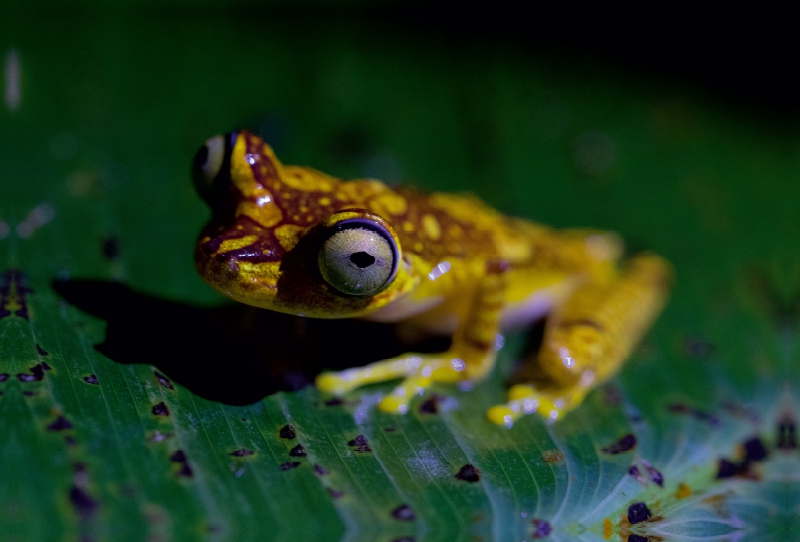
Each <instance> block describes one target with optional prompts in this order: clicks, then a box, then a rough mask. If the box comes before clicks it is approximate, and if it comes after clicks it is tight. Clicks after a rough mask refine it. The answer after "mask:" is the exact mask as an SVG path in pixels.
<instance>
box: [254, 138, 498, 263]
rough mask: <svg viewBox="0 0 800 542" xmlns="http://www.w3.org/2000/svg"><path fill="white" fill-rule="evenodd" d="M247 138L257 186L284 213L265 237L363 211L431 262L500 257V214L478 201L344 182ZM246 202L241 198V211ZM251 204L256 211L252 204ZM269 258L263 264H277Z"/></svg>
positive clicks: (361, 181)
mask: <svg viewBox="0 0 800 542" xmlns="http://www.w3.org/2000/svg"><path fill="white" fill-rule="evenodd" d="M242 135H243V137H244V138H245V143H246V155H251V156H256V157H257V159H255V160H252V163H251V164H250V171H251V172H252V178H253V180H254V182H256V183H257V184H259V185H260V186H261V187H263V189H265V190H266V191H267V192H268V193H269V194H271V197H272V198H273V200H274V204H275V205H277V207H278V208H279V209H280V211H281V213H282V215H283V216H282V219H281V220H280V221H279V222H278V223H276V224H273V225H272V226H271V227H270V228H264V229H262V230H261V231H262V232H263V233H264V234H265V235H269V236H272V237H274V234H273V231H272V230H273V229H274V228H277V227H279V226H282V225H287V224H292V225H296V226H300V227H303V228H308V227H312V226H314V225H316V224H317V223H319V222H320V221H321V220H323V219H324V218H326V217H328V216H330V215H331V214H333V213H336V212H339V211H342V210H345V209H353V208H362V209H368V210H370V211H371V212H374V213H376V214H378V215H380V216H381V217H383V218H384V219H386V220H387V222H389V224H390V225H391V226H392V228H393V229H394V231H395V233H396V235H397V237H398V239H399V240H400V245H401V247H402V250H403V252H405V253H412V254H415V255H417V256H419V257H421V258H423V259H424V260H426V261H430V262H432V263H437V262H440V261H443V260H446V259H447V258H466V257H468V256H469V257H471V258H486V259H489V258H492V257H494V256H496V254H497V239H496V235H495V233H496V229H497V227H498V223H497V221H498V220H499V219H500V218H501V215H500V214H499V213H497V211H495V210H494V209H492V208H490V207H488V206H486V205H485V204H483V203H481V202H480V201H479V200H478V199H477V198H474V197H471V196H457V195H447V196H442V195H431V194H428V193H425V192H423V191H419V190H416V189H413V188H401V189H398V190H392V189H391V188H389V187H388V186H386V185H384V184H382V183H380V182H379V181H375V180H371V179H356V180H350V181H342V180H340V179H336V178H334V177H330V176H328V175H326V174H324V173H321V172H319V171H316V170H314V169H311V168H305V167H299V166H283V165H281V164H280V163H279V162H278V163H275V161H277V159H273V158H272V156H274V155H273V154H272V152H271V150H270V149H269V147H268V146H267V145H266V143H264V142H263V141H262V140H261V139H260V138H259V137H257V136H254V135H252V134H250V133H247V132H242ZM248 163H250V161H248ZM254 198H255V197H254ZM243 199H244V196H243V195H241V194H240V207H241V205H242V200H243ZM248 202H249V204H250V205H251V208H252V203H253V200H249V199H248ZM271 243H272V242H271V241H268V242H267V243H266V244H267V245H271ZM240 250H242V249H240ZM243 254H245V255H246V256H247V255H249V254H250V252H249V251H244V252H243ZM269 258H270V259H268V260H264V261H274V260H273V259H271V258H272V257H271V256H270V257H269ZM251 261H252V260H251Z"/></svg>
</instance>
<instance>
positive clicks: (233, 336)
mask: <svg viewBox="0 0 800 542" xmlns="http://www.w3.org/2000/svg"><path fill="white" fill-rule="evenodd" d="M54 289H55V290H56V292H57V293H58V294H59V295H61V296H62V297H63V298H64V299H65V300H66V301H68V302H69V303H70V304H72V305H74V306H75V307H77V308H78V309H80V310H81V311H84V312H86V313H89V314H92V315H94V316H97V317H98V318H101V319H103V320H105V321H106V322H107V325H108V327H107V330H106V339H105V341H104V342H103V343H101V344H98V345H96V346H95V348H96V349H97V350H98V351H99V352H100V353H101V354H103V355H104V356H107V357H108V358H110V359H111V360H113V361H115V362H117V363H123V364H133V363H148V364H151V365H153V366H155V367H156V368H157V369H158V370H159V371H161V372H163V373H165V374H166V375H168V376H169V377H170V378H172V379H173V380H175V381H176V382H178V383H179V384H181V385H183V386H185V387H186V388H188V389H189V390H191V391H192V392H193V393H195V394H197V395H199V396H201V397H204V398H206V399H209V400H212V401H219V402H222V403H226V404H232V405H245V404H250V403H253V402H255V401H258V400H260V399H261V398H262V397H264V396H266V395H269V394H272V393H275V392H277V391H282V390H283V391H291V390H297V389H300V388H303V387H305V386H307V385H309V384H310V383H311V382H313V379H314V377H315V376H316V375H317V374H319V373H320V372H321V371H322V370H323V369H333V370H340V369H344V368H347V367H353V366H359V365H364V364H366V363H369V362H371V361H375V360H379V359H384V358H388V357H392V356H396V355H399V354H402V353H403V352H405V351H407V350H408V345H406V344H404V343H402V342H401V341H400V340H399V339H398V338H397V334H396V332H395V331H396V330H395V327H394V326H391V325H386V324H377V323H372V322H362V321H358V320H316V319H308V318H301V317H297V316H290V315H286V314H280V313H275V312H271V311H266V310H261V309H256V308H253V307H248V306H245V305H233V304H232V305H224V306H220V307H199V306H193V305H189V304H184V303H179V302H175V301H169V300H166V299H161V298H158V297H152V296H148V295H145V294H142V293H138V292H136V291H134V290H131V289H130V288H128V287H127V286H125V285H123V284H119V283H114V282H104V281H90V280H70V281H63V282H55V283H54ZM448 342H449V341H448V339H443V338H432V339H429V340H427V341H425V342H424V343H423V344H417V345H414V349H415V350H417V351H442V350H445V349H446V348H447V346H448Z"/></svg>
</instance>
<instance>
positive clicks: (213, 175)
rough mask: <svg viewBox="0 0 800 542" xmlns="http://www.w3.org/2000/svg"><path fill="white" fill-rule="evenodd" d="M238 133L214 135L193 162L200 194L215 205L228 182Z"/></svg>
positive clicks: (195, 179) (196, 187) (195, 184)
mask: <svg viewBox="0 0 800 542" xmlns="http://www.w3.org/2000/svg"><path fill="white" fill-rule="evenodd" d="M237 135H238V133H237V132H231V133H228V134H225V135H218V136H214V137H212V138H211V139H209V140H207V141H206V142H205V143H204V144H203V146H202V147H200V149H198V151H197V154H195V155H194V161H193V162H192V180H193V182H194V187H195V190H197V193H198V195H199V196H200V197H201V198H203V200H205V202H206V203H208V204H209V205H211V207H214V206H215V202H216V201H217V199H218V198H217V196H218V195H219V192H220V188H221V187H223V186H224V185H225V184H227V181H228V178H229V176H230V171H229V170H230V160H231V159H230V156H231V149H232V148H233V143H234V142H235V141H236V137H237Z"/></svg>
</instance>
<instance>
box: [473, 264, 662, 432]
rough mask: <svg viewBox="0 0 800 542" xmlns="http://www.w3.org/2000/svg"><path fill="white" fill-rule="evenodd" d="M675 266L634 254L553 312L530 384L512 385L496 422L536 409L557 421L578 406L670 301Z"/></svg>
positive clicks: (494, 415) (493, 415)
mask: <svg viewBox="0 0 800 542" xmlns="http://www.w3.org/2000/svg"><path fill="white" fill-rule="evenodd" d="M671 275H672V271H671V267H670V265H669V264H668V263H667V262H666V261H665V260H664V259H662V258H660V257H659V256H656V255H654V254H642V255H639V256H636V257H634V258H633V259H632V260H631V261H630V262H629V263H628V266H627V269H626V270H625V271H624V272H623V273H622V274H621V275H620V276H619V277H618V278H615V279H613V280H611V281H609V282H607V283H597V282H588V283H586V284H584V285H582V286H580V287H579V288H578V289H576V290H575V292H573V294H572V295H571V296H570V297H569V299H567V300H566V301H565V303H564V304H563V305H562V306H561V307H559V308H558V309H556V310H555V311H554V314H553V315H552V316H551V317H550V319H549V320H548V322H547V324H546V326H545V333H544V339H543V341H542V345H541V347H540V349H539V352H538V353H537V354H536V360H535V361H533V362H532V365H530V366H529V371H528V373H529V377H530V378H529V380H530V383H525V384H518V385H516V386H514V387H512V388H511V390H509V402H508V403H507V404H505V405H498V406H495V407H492V408H491V409H490V410H489V412H488V417H489V419H490V420H491V421H493V422H495V423H498V424H504V425H507V426H510V425H512V424H513V423H514V420H516V419H518V418H519V417H521V416H523V415H525V414H531V413H534V412H537V413H539V414H540V415H542V416H544V417H546V418H548V419H550V420H555V419H557V418H558V417H559V416H560V415H561V414H563V413H566V412H569V411H570V410H572V409H574V408H576V407H577V406H578V405H580V403H581V402H582V401H583V398H584V397H585V396H586V394H587V393H589V391H591V389H592V388H593V387H595V386H597V385H598V384H600V383H602V382H604V381H605V380H607V379H608V378H610V377H611V376H613V375H614V374H616V372H617V371H619V369H620V367H621V366H622V364H623V363H624V362H625V360H626V359H627V358H628V356H629V355H630V353H631V350H632V349H633V347H634V346H635V345H636V343H637V342H638V341H639V340H640V339H641V337H642V335H644V333H645V332H646V331H647V329H648V328H649V327H650V325H651V324H652V322H653V320H654V319H655V318H656V316H657V315H658V314H659V312H660V311H661V309H662V307H663V305H664V302H665V300H666V295H667V290H668V288H669V283H670V279H671Z"/></svg>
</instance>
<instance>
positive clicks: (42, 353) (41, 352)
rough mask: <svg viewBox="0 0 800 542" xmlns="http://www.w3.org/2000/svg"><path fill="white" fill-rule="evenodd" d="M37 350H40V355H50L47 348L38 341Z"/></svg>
mask: <svg viewBox="0 0 800 542" xmlns="http://www.w3.org/2000/svg"><path fill="white" fill-rule="evenodd" d="M36 351H37V352H39V355H40V356H46V355H48V354H47V350H45V349H44V348H42V347H41V346H39V344H38V343H37V344H36Z"/></svg>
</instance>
